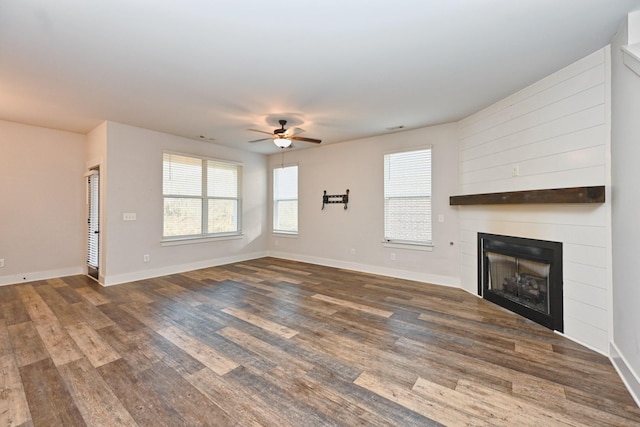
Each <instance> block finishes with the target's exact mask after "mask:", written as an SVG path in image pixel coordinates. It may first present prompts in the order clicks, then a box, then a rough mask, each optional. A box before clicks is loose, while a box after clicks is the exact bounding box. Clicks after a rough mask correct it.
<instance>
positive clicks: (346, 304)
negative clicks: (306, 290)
mask: <svg viewBox="0 0 640 427" xmlns="http://www.w3.org/2000/svg"><path fill="white" fill-rule="evenodd" d="M311 298H315V299H318V300H321V301H326V302H328V303H331V304H336V305H340V306H343V307H348V308H353V309H354V310H360V311H364V312H365V313H371V314H375V315H376V316H382V317H391V316H392V315H393V312H392V311H388V310H381V309H379V308H375V307H369V306H367V305H364V304H360V303H354V302H351V301H346V300H343V299H339V298H333V297H330V296H328V295H321V294H316V295H313V296H312V297H311Z"/></svg>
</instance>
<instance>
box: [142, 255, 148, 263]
mask: <svg viewBox="0 0 640 427" xmlns="http://www.w3.org/2000/svg"><path fill="white" fill-rule="evenodd" d="M142 259H143V261H144V262H149V260H150V257H149V254H144V256H143V257H142Z"/></svg>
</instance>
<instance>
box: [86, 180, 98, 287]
mask: <svg viewBox="0 0 640 427" xmlns="http://www.w3.org/2000/svg"><path fill="white" fill-rule="evenodd" d="M99 270H100V170H99V169H92V170H91V171H90V173H89V175H88V176H87V275H88V276H89V277H93V278H94V279H95V280H96V281H97V280H98V273H99Z"/></svg>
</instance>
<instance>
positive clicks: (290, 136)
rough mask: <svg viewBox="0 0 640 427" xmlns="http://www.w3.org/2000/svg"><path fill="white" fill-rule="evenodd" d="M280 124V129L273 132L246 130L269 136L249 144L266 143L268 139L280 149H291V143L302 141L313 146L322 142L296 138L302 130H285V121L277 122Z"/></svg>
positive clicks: (300, 137)
mask: <svg viewBox="0 0 640 427" xmlns="http://www.w3.org/2000/svg"><path fill="white" fill-rule="evenodd" d="M278 123H280V129H274V131H273V132H265V131H263V130H258V129H248V130H250V131H253V132H260V133H266V134H267V135H271V136H270V137H269V138H260V139H254V140H253V141H249V142H260V141H267V140H269V139H272V140H273V143H274V144H276V145H277V146H278V147H280V148H289V147H291V142H292V141H304V142H312V143H314V144H320V143H321V142H322V140H320V139H314V138H305V137H302V136H297V135H296V133H302V132H304V130H302V129H299V128H295V129H285V128H284V126H285V125H286V124H287V121H286V120H278Z"/></svg>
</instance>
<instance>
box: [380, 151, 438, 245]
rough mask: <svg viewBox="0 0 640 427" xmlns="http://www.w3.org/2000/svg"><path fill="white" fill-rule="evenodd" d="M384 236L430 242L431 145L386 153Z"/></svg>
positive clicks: (409, 240) (396, 240) (397, 239)
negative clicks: (413, 149) (420, 148)
mask: <svg viewBox="0 0 640 427" xmlns="http://www.w3.org/2000/svg"><path fill="white" fill-rule="evenodd" d="M384 238H385V240H386V241H389V242H399V243H402V242H405V243H417V244H431V243H432V233H431V149H430V148H428V149H422V150H415V151H404V152H399V153H392V154H387V155H385V156H384Z"/></svg>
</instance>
